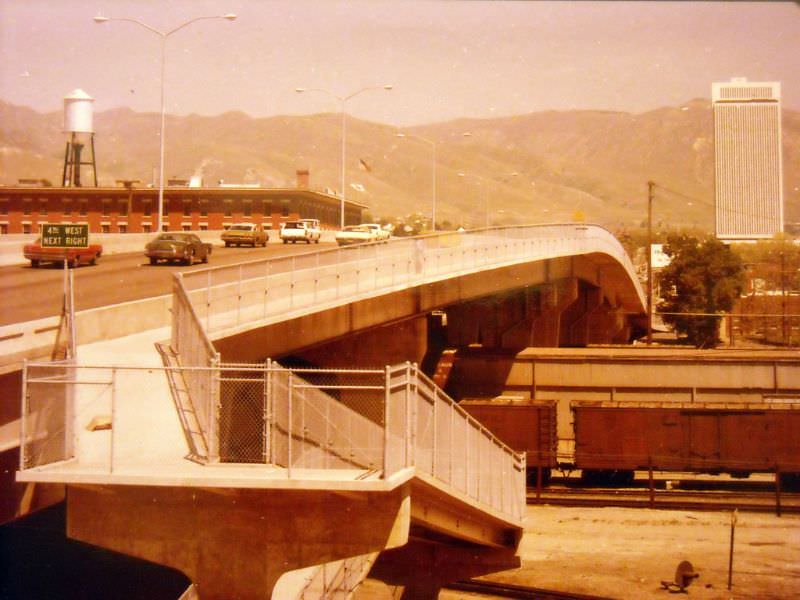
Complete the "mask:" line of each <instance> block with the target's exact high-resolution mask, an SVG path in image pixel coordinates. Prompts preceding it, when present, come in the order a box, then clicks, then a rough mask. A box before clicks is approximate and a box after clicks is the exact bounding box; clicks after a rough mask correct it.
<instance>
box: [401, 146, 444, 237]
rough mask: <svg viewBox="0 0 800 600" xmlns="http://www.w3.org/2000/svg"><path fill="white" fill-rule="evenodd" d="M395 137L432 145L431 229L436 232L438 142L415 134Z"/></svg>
mask: <svg viewBox="0 0 800 600" xmlns="http://www.w3.org/2000/svg"><path fill="white" fill-rule="evenodd" d="M395 135H396V136H397V137H401V138H404V137H412V138H416V139H418V140H420V141H422V142H425V143H426V144H430V145H431V148H432V150H433V165H432V169H431V171H432V173H433V183H432V188H431V189H432V190H433V191H432V194H433V197H432V202H431V204H432V206H431V227H432V228H433V231H436V142H434V141H433V140H429V139H428V138H424V137H422V136H421V135H416V134H413V133H397V134H395Z"/></svg>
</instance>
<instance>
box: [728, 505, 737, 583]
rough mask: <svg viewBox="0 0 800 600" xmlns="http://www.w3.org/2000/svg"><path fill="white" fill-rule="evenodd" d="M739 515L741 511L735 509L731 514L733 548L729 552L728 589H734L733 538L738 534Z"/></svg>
mask: <svg viewBox="0 0 800 600" xmlns="http://www.w3.org/2000/svg"><path fill="white" fill-rule="evenodd" d="M738 514H739V509H737V508H734V509H733V512H732V513H731V546H730V550H729V552H728V589H729V590H730V589H731V587H733V537H734V533H735V532H736V517H737V515H738Z"/></svg>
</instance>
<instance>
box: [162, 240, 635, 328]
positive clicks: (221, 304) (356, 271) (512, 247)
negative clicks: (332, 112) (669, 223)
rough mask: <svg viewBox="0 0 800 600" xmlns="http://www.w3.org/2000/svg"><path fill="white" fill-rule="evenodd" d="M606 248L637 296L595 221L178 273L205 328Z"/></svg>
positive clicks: (618, 253) (617, 251)
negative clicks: (505, 266)
mask: <svg viewBox="0 0 800 600" xmlns="http://www.w3.org/2000/svg"><path fill="white" fill-rule="evenodd" d="M597 252H601V253H605V254H608V255H610V256H612V257H613V258H614V259H616V260H617V262H619V264H620V265H621V266H622V268H623V269H624V270H625V271H626V272H627V274H628V276H629V277H630V279H631V281H632V282H634V286H635V288H636V291H637V293H638V296H639V300H640V302H641V306H642V307H644V306H645V300H644V295H643V292H642V290H641V288H640V287H639V286H638V285H637V284H636V283H635V282H637V279H636V273H635V270H634V267H633V265H632V264H631V262H630V259H629V258H628V256H627V253H626V252H625V250H624V248H622V246H621V245H620V244H619V242H618V241H617V240H616V238H614V236H613V235H612V234H611V233H609V232H608V231H607V230H605V229H603V228H601V227H599V226H596V225H576V224H569V225H534V226H527V227H498V228H490V229H484V230H477V231H470V232H458V233H454V232H447V233H441V234H434V235H428V236H420V237H415V238H395V239H392V240H390V241H389V242H384V243H371V244H363V245H357V246H348V247H344V248H338V249H330V250H322V251H318V252H313V253H308V254H301V255H294V256H291V257H282V258H273V259H269V260H258V261H251V262H244V263H239V264H236V265H230V266H222V267H209V268H207V269H200V270H196V271H191V272H187V273H180V274H178V275H177V277H180V278H181V279H182V281H183V289H184V290H185V292H186V294H187V296H188V298H189V300H190V302H191V303H192V305H193V306H194V308H195V311H196V313H197V317H198V318H199V320H200V321H201V322H202V324H203V327H204V329H205V331H206V333H207V334H210V335H213V333H214V332H216V331H220V330H224V329H232V328H236V327H242V326H252V325H253V324H254V323H256V322H259V321H269V320H270V319H276V318H279V319H281V320H283V319H285V318H288V317H290V316H291V315H293V314H298V313H302V312H303V311H308V310H309V309H312V308H324V307H326V306H337V305H340V304H345V303H348V302H352V301H354V300H357V299H359V298H364V297H369V296H373V295H376V294H380V293H387V292H389V291H391V290H393V289H401V288H404V287H409V286H413V285H420V284H422V283H427V282H431V281H437V280H442V279H447V278H451V277H454V276H457V275H459V274H466V273H473V272H476V271H479V270H483V269H487V268H496V267H500V266H504V265H511V264H518V263H522V262H530V261H533V260H544V259H547V258H556V257H560V256H571V255H580V254H588V253H597Z"/></svg>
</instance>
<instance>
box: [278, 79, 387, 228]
mask: <svg viewBox="0 0 800 600" xmlns="http://www.w3.org/2000/svg"><path fill="white" fill-rule="evenodd" d="M391 89H392V86H391V85H390V84H387V85H381V86H377V85H376V86H370V87H365V88H363V89H360V90H358V91H357V92H353V93H352V94H349V95H347V96H339V95H337V94H334V93H333V92H331V91H330V90H325V89H322V88H295V90H294V91H295V92H297V93H298V94H302V93H303V92H322V93H323V94H328V95H329V96H332V97H333V98H336V99H337V100H338V101H339V103H340V105H341V109H340V111H341V113H342V200H341V206H340V210H339V212H340V215H339V227H340V229H344V204H345V200H346V198H347V191H346V188H345V157H346V152H347V150H346V144H347V118H346V117H347V113H346V112H345V103H346V102H347V101H348V100H350V98H354V97H356V96H358V95H359V94H363V93H364V92H368V91H370V90H387V91H388V90H391Z"/></svg>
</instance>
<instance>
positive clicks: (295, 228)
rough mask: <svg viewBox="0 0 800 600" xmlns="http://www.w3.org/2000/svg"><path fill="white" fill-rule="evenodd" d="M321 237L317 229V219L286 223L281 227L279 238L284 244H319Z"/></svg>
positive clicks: (318, 228)
mask: <svg viewBox="0 0 800 600" xmlns="http://www.w3.org/2000/svg"><path fill="white" fill-rule="evenodd" d="M321 235H322V230H321V229H320V227H319V220H318V219H298V220H297V221H287V222H286V223H283V224H282V225H281V231H280V236H281V241H283V243H284V244H288V243H289V242H292V243H293V244H294V243H296V242H305V243H306V244H310V243H311V242H314V243H315V244H319V238H320V236H321Z"/></svg>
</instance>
